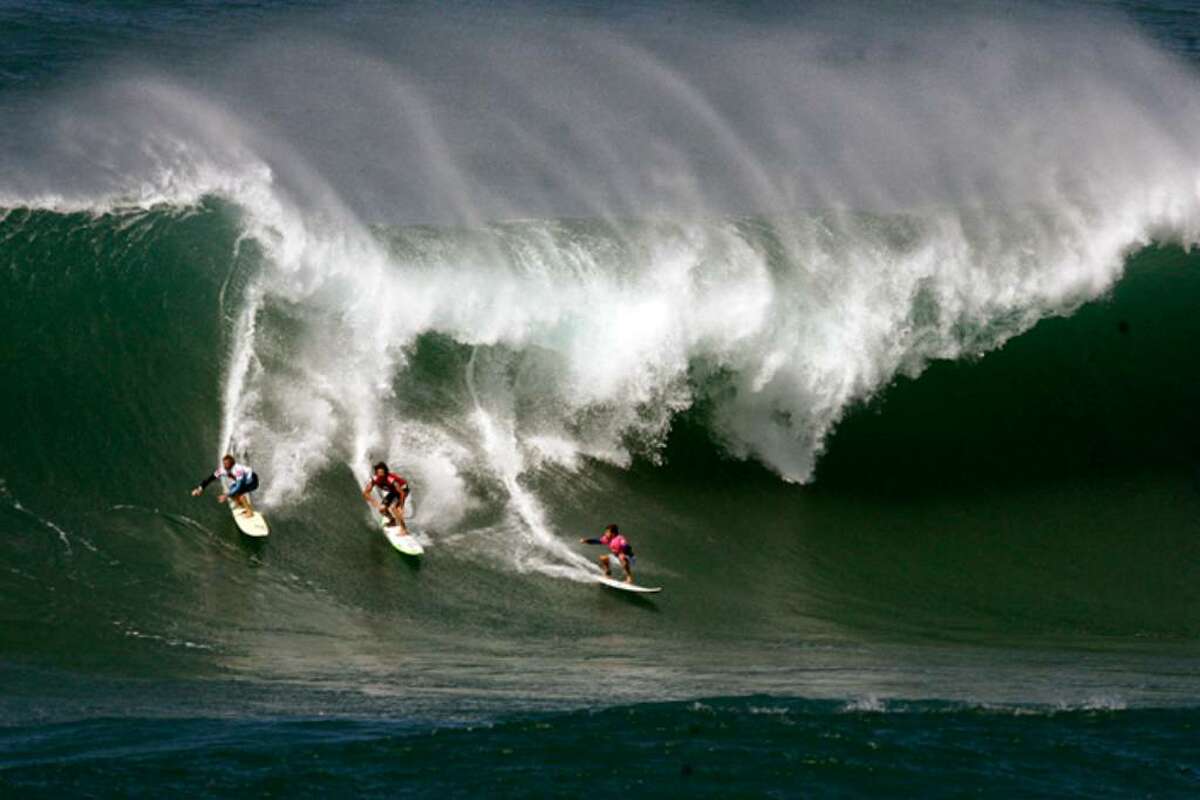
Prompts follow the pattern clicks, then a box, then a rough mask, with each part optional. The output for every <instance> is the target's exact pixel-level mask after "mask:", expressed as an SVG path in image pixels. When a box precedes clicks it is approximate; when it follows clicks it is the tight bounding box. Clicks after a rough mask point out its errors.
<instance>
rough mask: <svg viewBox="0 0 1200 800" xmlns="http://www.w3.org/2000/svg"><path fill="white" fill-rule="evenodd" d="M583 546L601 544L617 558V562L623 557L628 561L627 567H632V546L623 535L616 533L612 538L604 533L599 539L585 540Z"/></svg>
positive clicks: (607, 533) (606, 532)
mask: <svg viewBox="0 0 1200 800" xmlns="http://www.w3.org/2000/svg"><path fill="white" fill-rule="evenodd" d="M584 544H602V545H604V546H605V547H607V548H608V549H609V550H610V551H611V552H612V554H613V555H614V556H616V557H617V561H620V560H621V556H625V557H627V558H628V559H629V566H630V567H632V566H633V562H634V558H633V546H632V545H630V544H629V540H628V539H626V538H625V535H624V534H621V533H618V534H617V535H616V536H614V535H612V534H611V533H609V532H608V531H605V532H604V535H603V536H601V537H600V538H599V539H586V540H584Z"/></svg>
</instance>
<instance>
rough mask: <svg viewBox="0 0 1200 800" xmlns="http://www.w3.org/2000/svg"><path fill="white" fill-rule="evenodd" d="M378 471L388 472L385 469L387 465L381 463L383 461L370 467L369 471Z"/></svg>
mask: <svg viewBox="0 0 1200 800" xmlns="http://www.w3.org/2000/svg"><path fill="white" fill-rule="evenodd" d="M379 470H383V471H384V472H387V471H388V468H387V463H386V462H383V461H380V462H379V463H378V464H376V465H375V466H373V467H371V471H372V472H378V471H379Z"/></svg>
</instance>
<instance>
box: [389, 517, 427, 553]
mask: <svg viewBox="0 0 1200 800" xmlns="http://www.w3.org/2000/svg"><path fill="white" fill-rule="evenodd" d="M379 521H380V523H381V527H382V528H383V535H384V536H385V537H386V538H387V540H388V544H390V545H391V546H392V547H394V548H396V549H397V550H399V551H400V552H401V553H403V554H404V555H406V556H419V555H421V554H422V553H424V552H425V548H424V547H422V546H421V543H420V542H418V541H417V537H416V536H414V535H413V534H412V533H409V534H408V535H407V536H405V535H403V534H401V532H400V526H399V525H388V521H387V519H386V518H385V517H380V518H379Z"/></svg>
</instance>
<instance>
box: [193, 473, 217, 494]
mask: <svg viewBox="0 0 1200 800" xmlns="http://www.w3.org/2000/svg"><path fill="white" fill-rule="evenodd" d="M216 479H217V476H216V475H209V476H208V477H207V478H205V479H204V480H202V481H200V483H198V484H196V488H195V489H192V497H199V496H200V495H202V494H204V490H205V489H207V488H208V485H209V484H210V483H212V482H213V481H215V480H216Z"/></svg>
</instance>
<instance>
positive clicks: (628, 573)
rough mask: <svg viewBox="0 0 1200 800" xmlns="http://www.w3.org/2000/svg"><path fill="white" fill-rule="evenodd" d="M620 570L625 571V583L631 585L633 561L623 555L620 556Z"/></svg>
mask: <svg viewBox="0 0 1200 800" xmlns="http://www.w3.org/2000/svg"><path fill="white" fill-rule="evenodd" d="M621 569H623V570H625V582H626V583H633V559H631V558H630V557H629V556H627V555H625V554H624V553H622V554H621Z"/></svg>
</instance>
